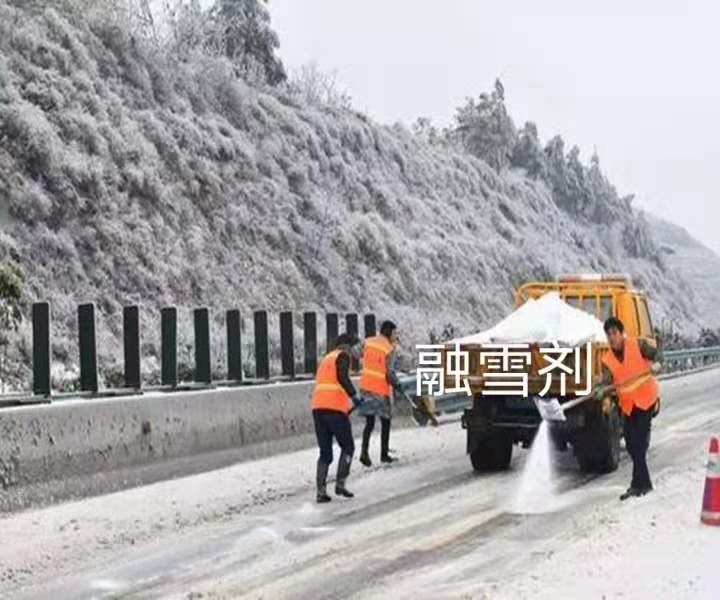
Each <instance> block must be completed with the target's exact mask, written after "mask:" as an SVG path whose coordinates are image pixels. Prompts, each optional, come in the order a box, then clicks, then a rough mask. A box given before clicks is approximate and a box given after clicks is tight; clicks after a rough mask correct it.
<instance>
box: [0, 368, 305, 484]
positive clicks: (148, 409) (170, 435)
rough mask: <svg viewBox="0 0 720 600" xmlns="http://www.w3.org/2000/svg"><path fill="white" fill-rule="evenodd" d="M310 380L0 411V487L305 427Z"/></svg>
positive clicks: (117, 466)
mask: <svg viewBox="0 0 720 600" xmlns="http://www.w3.org/2000/svg"><path fill="white" fill-rule="evenodd" d="M311 389H312V383H311V382H297V383H279V384H270V385H263V386H254V387H238V388H218V389H211V390H202V391H185V392H178V393H164V392H155V393H151V394H145V395H142V396H131V397H120V398H105V399H101V398H94V399H84V400H65V401H57V402H54V403H52V404H49V405H39V406H27V407H18V408H8V409H3V410H1V411H0V490H12V488H15V487H21V486H26V485H30V484H37V483H40V482H47V481H50V480H54V479H69V478H77V477H79V476H87V475H92V474H96V473H100V472H107V471H109V470H114V469H121V468H123V467H133V466H139V465H144V464H148V463H152V462H156V461H161V460H164V459H170V458H173V457H179V456H187V455H193V454H199V453H203V452H208V451H213V450H221V449H228V448H237V447H242V446H247V445H252V444H255V443H258V442H267V441H271V440H280V439H282V438H287V437H290V436H296V435H299V434H303V433H310V432H312V430H313V429H312V418H311V414H310V411H309V396H310V391H311Z"/></svg>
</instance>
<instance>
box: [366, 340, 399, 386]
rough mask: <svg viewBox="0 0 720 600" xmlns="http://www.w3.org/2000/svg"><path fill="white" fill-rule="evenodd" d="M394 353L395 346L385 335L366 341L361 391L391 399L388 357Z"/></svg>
mask: <svg viewBox="0 0 720 600" xmlns="http://www.w3.org/2000/svg"><path fill="white" fill-rule="evenodd" d="M392 351H393V346H392V344H391V343H390V340H389V339H387V338H386V337H385V336H384V335H376V336H373V337H371V338H368V339H366V340H365V348H364V349H363V357H362V362H363V364H362V373H361V374H360V390H361V391H363V392H370V393H373V394H378V395H380V396H385V397H387V398H389V397H390V384H389V383H388V381H387V357H388V354H390V353H391V352H392Z"/></svg>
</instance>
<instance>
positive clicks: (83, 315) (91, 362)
mask: <svg viewBox="0 0 720 600" xmlns="http://www.w3.org/2000/svg"><path fill="white" fill-rule="evenodd" d="M78 337H79V344H78V345H79V347H80V389H81V390H82V391H83V392H97V391H98V374H97V346H96V340H95V305H94V304H92V303H88V304H81V305H80V306H78Z"/></svg>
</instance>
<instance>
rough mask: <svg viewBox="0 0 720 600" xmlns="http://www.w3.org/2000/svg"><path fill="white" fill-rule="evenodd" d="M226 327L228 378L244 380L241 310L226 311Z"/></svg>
mask: <svg viewBox="0 0 720 600" xmlns="http://www.w3.org/2000/svg"><path fill="white" fill-rule="evenodd" d="M225 327H226V328H227V363H228V379H229V380H231V381H242V379H243V368H242V332H241V329H242V319H241V318H240V311H239V310H236V309H234V310H229V311H227V313H225Z"/></svg>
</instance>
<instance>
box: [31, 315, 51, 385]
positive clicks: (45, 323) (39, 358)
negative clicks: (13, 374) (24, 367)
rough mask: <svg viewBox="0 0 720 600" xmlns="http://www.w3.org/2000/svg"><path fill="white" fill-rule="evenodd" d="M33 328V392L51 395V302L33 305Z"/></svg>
mask: <svg viewBox="0 0 720 600" xmlns="http://www.w3.org/2000/svg"><path fill="white" fill-rule="evenodd" d="M32 330H33V346H32V347H33V394H37V395H38V396H49V395H50V394H51V393H52V389H51V388H52V379H51V375H50V366H51V353H50V352H51V344H50V304H49V303H48V302H36V303H35V304H33V305H32Z"/></svg>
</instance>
